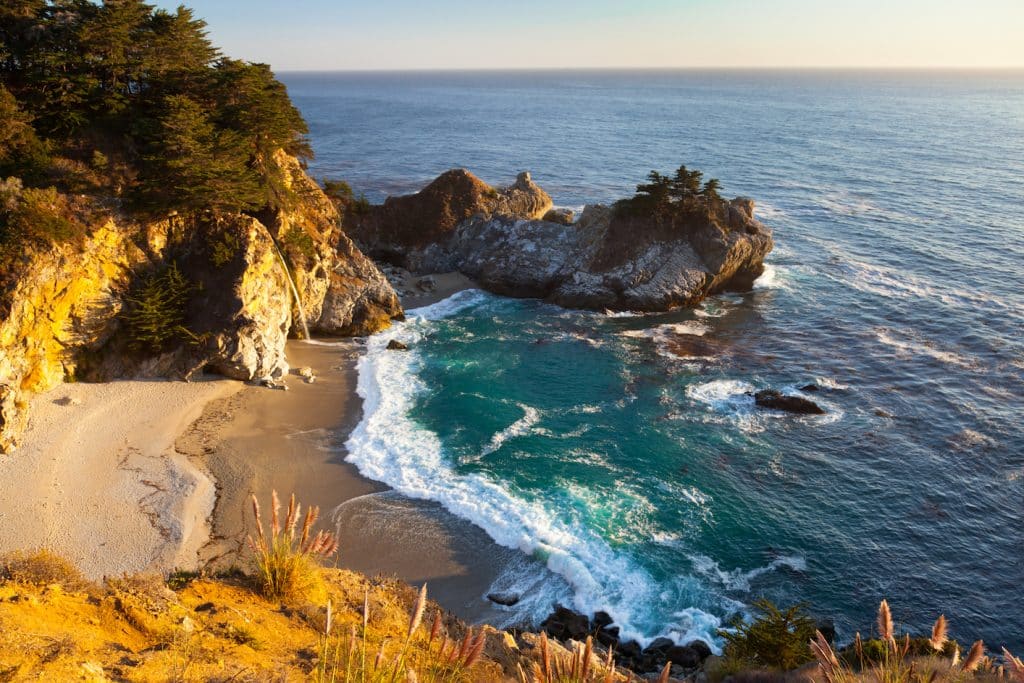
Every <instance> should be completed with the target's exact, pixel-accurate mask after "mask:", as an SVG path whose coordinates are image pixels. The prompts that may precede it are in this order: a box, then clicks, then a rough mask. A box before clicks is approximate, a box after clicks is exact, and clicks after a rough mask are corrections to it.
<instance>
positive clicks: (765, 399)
mask: <svg viewBox="0 0 1024 683" xmlns="http://www.w3.org/2000/svg"><path fill="white" fill-rule="evenodd" d="M754 401H755V402H756V403H757V405H758V406H760V407H761V408H770V409H771V410H782V411H785V412H787V413H796V414H798V415H824V414H825V411H824V410H823V409H822V407H821V406H819V405H818V404H817V403H815V402H814V401H811V400H809V399H806V398H803V397H802V396H789V395H787V394H783V393H782V392H779V391H776V390H775V389H762V390H761V391H759V392H757V393H756V394H754Z"/></svg>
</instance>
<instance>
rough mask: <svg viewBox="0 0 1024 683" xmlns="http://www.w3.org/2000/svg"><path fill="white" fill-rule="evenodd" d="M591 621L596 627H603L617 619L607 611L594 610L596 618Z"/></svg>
mask: <svg viewBox="0 0 1024 683" xmlns="http://www.w3.org/2000/svg"><path fill="white" fill-rule="evenodd" d="M590 621H591V622H592V623H593V624H594V628H596V629H602V628H606V627H608V626H611V625H612V623H614V621H615V620H614V619H612V615H610V614H608V613H607V612H594V618H593V619H591V620H590Z"/></svg>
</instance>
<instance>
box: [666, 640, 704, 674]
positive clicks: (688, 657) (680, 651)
mask: <svg viewBox="0 0 1024 683" xmlns="http://www.w3.org/2000/svg"><path fill="white" fill-rule="evenodd" d="M665 659H667V660H668V661H670V662H672V663H673V664H678V665H679V666H682V667H685V668H687V669H696V668H697V667H698V666H700V663H701V662H702V661H703V659H702V657H701V656H700V652H698V651H697V650H695V649H694V648H692V647H689V646H686V645H673V646H672V647H670V648H668V649H667V650H666V651H665Z"/></svg>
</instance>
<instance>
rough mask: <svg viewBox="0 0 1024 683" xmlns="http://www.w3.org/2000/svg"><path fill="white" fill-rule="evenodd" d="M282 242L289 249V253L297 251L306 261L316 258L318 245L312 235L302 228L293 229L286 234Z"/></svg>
mask: <svg viewBox="0 0 1024 683" xmlns="http://www.w3.org/2000/svg"><path fill="white" fill-rule="evenodd" d="M281 241H282V242H283V243H284V244H285V246H286V247H288V251H291V250H294V251H297V252H299V253H300V254H302V255H303V256H304V257H306V259H313V258H315V257H316V243H315V242H314V241H313V238H312V237H311V236H310V234H309V233H308V232H306V231H305V230H303V229H302V228H297V227H296V228H292V229H291V230H289V231H288V232H287V233H285V235H284V237H283V238H282V240H281Z"/></svg>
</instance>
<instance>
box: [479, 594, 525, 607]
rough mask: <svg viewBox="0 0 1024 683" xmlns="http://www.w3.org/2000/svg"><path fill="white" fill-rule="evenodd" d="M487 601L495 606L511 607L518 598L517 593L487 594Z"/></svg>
mask: <svg viewBox="0 0 1024 683" xmlns="http://www.w3.org/2000/svg"><path fill="white" fill-rule="evenodd" d="M487 599H488V600H490V601H491V602H493V603H495V604H496V605H504V606H505V607H511V606H512V605H515V604H517V603H518V602H519V600H520V596H519V594H518V593H488V594H487Z"/></svg>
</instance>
